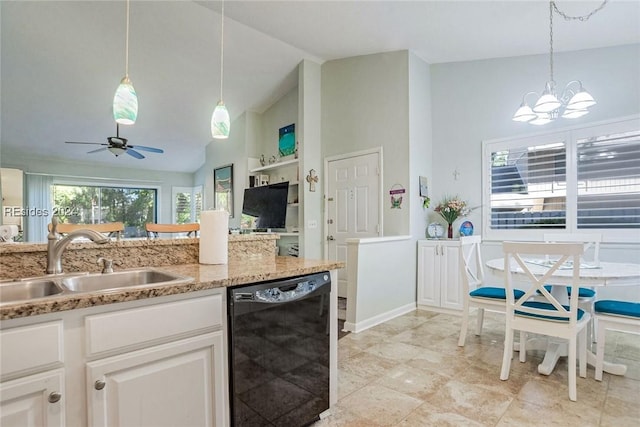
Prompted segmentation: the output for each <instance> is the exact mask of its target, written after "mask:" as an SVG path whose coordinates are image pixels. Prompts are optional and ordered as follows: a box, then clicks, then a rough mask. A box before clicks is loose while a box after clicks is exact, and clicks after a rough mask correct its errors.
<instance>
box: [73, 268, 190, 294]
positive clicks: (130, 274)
mask: <svg viewBox="0 0 640 427" xmlns="http://www.w3.org/2000/svg"><path fill="white" fill-rule="evenodd" d="M191 280H192V279H191V278H189V277H184V276H179V275H176V274H171V273H166V272H163V271H158V270H152V269H139V270H125V271H117V272H114V273H106V274H101V273H98V274H87V275H84V276H75V277H67V278H64V279H62V286H64V287H65V288H67V289H68V290H69V291H71V292H96V291H107V290H111V289H122V288H128V287H135V286H144V285H168V284H179V283H187V282H189V281H191Z"/></svg>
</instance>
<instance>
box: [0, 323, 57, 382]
mask: <svg viewBox="0 0 640 427" xmlns="http://www.w3.org/2000/svg"><path fill="white" fill-rule="evenodd" d="M63 361H64V341H63V325H62V320H57V321H55V322H47V323H39V324H36V325H31V326H20V327H17V328H11V329H4V330H2V331H0V373H2V378H3V379H4V378H7V377H8V376H11V375H12V374H15V373H18V372H20V373H22V374H26V373H28V372H36V371H41V370H44V369H45V368H51V367H54V366H56V365H58V364H62V362H63Z"/></svg>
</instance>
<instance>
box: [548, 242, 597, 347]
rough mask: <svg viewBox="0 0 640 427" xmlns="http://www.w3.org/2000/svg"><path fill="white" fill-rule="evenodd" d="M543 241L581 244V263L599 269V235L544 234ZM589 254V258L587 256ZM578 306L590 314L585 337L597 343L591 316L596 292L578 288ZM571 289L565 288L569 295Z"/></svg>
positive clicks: (581, 287) (595, 324)
mask: <svg viewBox="0 0 640 427" xmlns="http://www.w3.org/2000/svg"><path fill="white" fill-rule="evenodd" d="M543 238H544V241H545V242H547V243H582V244H584V254H583V255H582V257H581V261H582V262H584V263H586V264H589V265H591V266H593V267H596V268H597V267H600V243H601V242H602V234H601V233H544V237H543ZM587 254H589V256H587ZM578 291H579V293H578V306H579V307H580V308H581V309H583V310H585V311H588V312H589V313H590V314H591V321H590V322H589V324H588V325H587V337H589V338H590V339H591V342H596V341H597V333H596V328H597V323H596V321H595V317H594V316H593V303H594V302H595V300H596V291H595V290H594V289H592V288H589V287H585V286H579V287H578ZM571 292H572V288H571V287H570V286H569V287H567V293H568V294H569V295H571Z"/></svg>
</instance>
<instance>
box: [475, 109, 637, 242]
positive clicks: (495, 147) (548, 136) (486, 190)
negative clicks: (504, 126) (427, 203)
mask: <svg viewBox="0 0 640 427" xmlns="http://www.w3.org/2000/svg"><path fill="white" fill-rule="evenodd" d="M594 128H598V129H597V131H596V130H594ZM637 129H640V115H633V116H626V117H621V118H617V119H612V120H606V121H601V122H594V123H588V124H582V125H576V126H571V127H566V128H562V129H553V130H551V129H550V130H548V131H542V132H535V133H530V134H526V135H520V136H515V137H510V138H499V139H490V140H484V141H482V206H484V207H485V208H484V209H483V210H482V237H483V239H484V240H487V241H492V240H495V241H505V240H516V241H517V240H529V241H542V240H543V237H542V236H543V230H540V229H529V230H527V229H524V230H523V229H519V230H509V229H507V230H492V229H491V186H490V185H489V180H490V177H491V170H490V168H489V167H488V165H489V159H490V157H491V152H494V151H499V150H500V149H501V148H510V147H512V146H518V147H521V146H522V145H523V143H526V141H527V140H532V141H535V144H536V145H539V144H544V143H545V142H547V141H548V142H553V141H557V140H558V136H562V138H563V140H564V141H565V142H566V143H567V156H566V174H567V195H566V200H567V202H566V203H567V206H576V203H577V194H576V192H575V189H576V179H577V173H576V167H577V165H576V162H575V157H576V156H575V150H576V145H575V143H574V141H576V140H578V139H580V138H583V137H586V136H593V135H594V132H597V133H602V132H625V131H631V130H637ZM576 215H577V211H576V209H575V208H572V209H567V218H566V227H565V229H564V230H560V229H558V230H555V231H554V232H559V233H562V232H566V233H578V232H584V230H583V229H578V228H577V218H576ZM589 232H590V233H602V237H603V242H607V243H613V242H615V243H638V242H639V241H640V229H609V228H603V229H589Z"/></svg>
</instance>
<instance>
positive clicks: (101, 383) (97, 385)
mask: <svg viewBox="0 0 640 427" xmlns="http://www.w3.org/2000/svg"><path fill="white" fill-rule="evenodd" d="M106 385H107V383H105V382H104V381H102V380H96V382H95V383H93V387H94V388H95V389H96V390H102V389H103V388H104V386H106Z"/></svg>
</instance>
